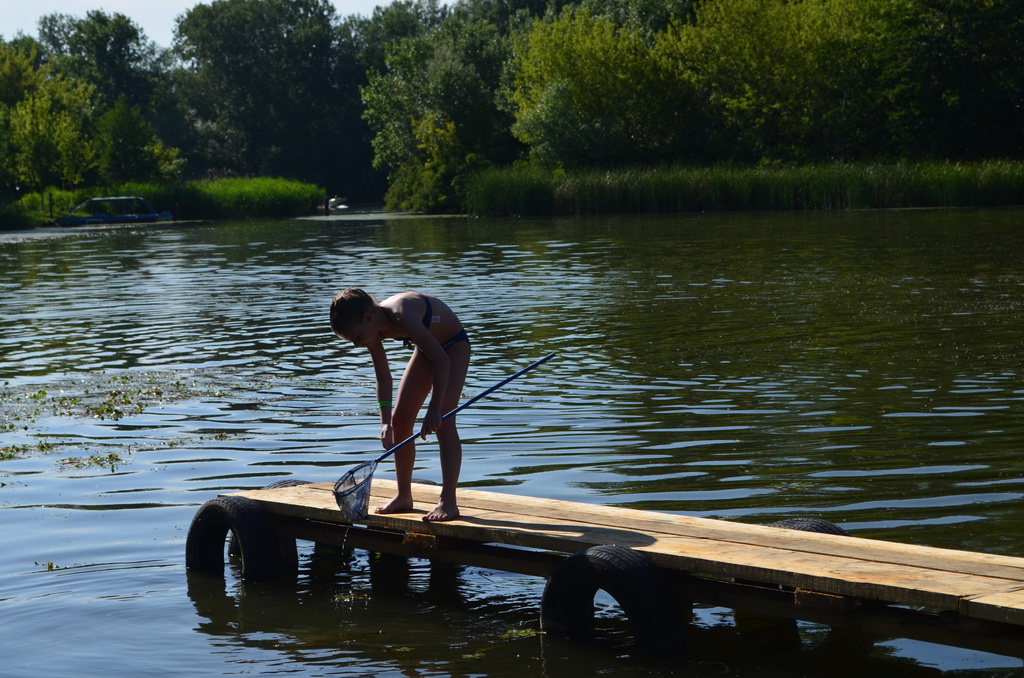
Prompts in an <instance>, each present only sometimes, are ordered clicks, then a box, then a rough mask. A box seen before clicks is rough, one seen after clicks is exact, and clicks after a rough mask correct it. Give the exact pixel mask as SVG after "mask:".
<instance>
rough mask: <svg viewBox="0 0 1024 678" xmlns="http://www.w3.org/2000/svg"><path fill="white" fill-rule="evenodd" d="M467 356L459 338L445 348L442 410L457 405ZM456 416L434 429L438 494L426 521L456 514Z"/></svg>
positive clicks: (458, 458)
mask: <svg viewBox="0 0 1024 678" xmlns="http://www.w3.org/2000/svg"><path fill="white" fill-rule="evenodd" d="M469 356H470V347H469V343H468V342H464V341H463V342H459V343H457V344H454V345H452V346H450V347H449V348H448V357H449V358H450V359H451V371H450V372H449V374H448V386H447V388H445V392H444V412H445V413H447V412H451V411H452V410H454V409H455V408H456V407H458V406H459V399H460V398H461V397H462V389H463V387H464V386H465V385H466V374H467V373H468V372H469ZM455 420H456V417H451V418H450V419H446V420H445V421H444V423H443V424H442V425H441V429H440V430H439V431H438V432H437V442H438V445H439V446H440V448H441V497H440V501H438V503H437V506H436V507H434V510H432V511H431V512H430V513H428V514H427V515H425V516H424V517H423V520H426V521H441V520H452V519H454V518H458V517H459V506H458V503H457V502H456V498H455V494H456V490H457V488H458V485H459V472H460V471H461V469H462V439H461V438H460V437H459V430H458V427H457V426H456V423H455Z"/></svg>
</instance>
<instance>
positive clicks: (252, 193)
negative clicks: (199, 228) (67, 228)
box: [21, 177, 325, 219]
mask: <svg viewBox="0 0 1024 678" xmlns="http://www.w3.org/2000/svg"><path fill="white" fill-rule="evenodd" d="M110 195H137V196H140V197H142V198H145V199H146V201H147V202H149V203H150V204H151V205H152V206H153V207H154V208H155V209H156V210H157V211H161V212H162V211H164V210H170V211H171V212H172V213H173V214H174V218H175V219H250V218H261V217H295V216H303V215H307V214H314V213H316V212H317V210H318V209H320V208H321V207H322V205H323V202H324V196H325V193H324V190H323V189H322V188H320V187H319V186H316V185H314V184H307V183H303V182H299V181H293V180H291V179H278V178H272V177H255V178H250V179H211V180H201V181H189V182H183V183H138V182H129V183H124V184H119V185H116V186H105V187H101V188H95V187H94V188H87V189H78V190H73V191H64V190H60V189H55V188H51V189H47V190H45V191H42V192H40V193H32V194H29V195H26V196H24V197H23V198H22V200H21V205H22V206H23V207H24V208H25V209H26V210H28V211H29V212H30V213H33V214H35V215H37V216H38V217H40V218H43V217H46V218H49V217H51V216H61V215H62V214H65V213H67V212H69V211H70V210H71V209H73V208H74V207H75V206H76V205H79V204H81V203H83V202H85V201H86V200H88V199H89V198H95V197H100V196H110ZM51 205H52V215H51Z"/></svg>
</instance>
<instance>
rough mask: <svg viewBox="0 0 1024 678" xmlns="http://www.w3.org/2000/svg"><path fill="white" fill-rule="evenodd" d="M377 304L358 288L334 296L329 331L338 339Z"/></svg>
mask: <svg viewBox="0 0 1024 678" xmlns="http://www.w3.org/2000/svg"><path fill="white" fill-rule="evenodd" d="M376 305H377V302H376V301H374V300H373V297H371V296H370V295H369V294H367V293H366V292H364V291H362V290H361V289H359V288H358V287H349V288H348V289H347V290H342V291H341V292H338V293H337V294H336V295H334V299H332V300H331V331H332V332H334V333H335V334H336V335H338V336H339V337H340V336H341V335H342V334H345V333H347V332H348V330H351V329H352V328H353V327H355V326H356V325H357V324H359V321H361V320H362V319H363V316H364V315H365V314H367V313H372V312H373V309H374V307H375V306H376Z"/></svg>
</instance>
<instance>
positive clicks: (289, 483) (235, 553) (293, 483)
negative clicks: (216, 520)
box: [228, 478, 310, 558]
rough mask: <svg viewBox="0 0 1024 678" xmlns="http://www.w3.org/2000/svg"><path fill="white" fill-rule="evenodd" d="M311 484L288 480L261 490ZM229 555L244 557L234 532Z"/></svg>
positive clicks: (271, 484) (277, 482) (293, 479)
mask: <svg viewBox="0 0 1024 678" xmlns="http://www.w3.org/2000/svg"><path fill="white" fill-rule="evenodd" d="M309 482H310V481H308V480H297V479H295V478H286V479H285V480H278V481H276V482H273V483H270V484H269V485H265V486H263V487H262V488H260V489H263V490H273V489H274V488H277V487H296V486H298V485H309ZM228 555H229V556H231V557H232V558H240V557H241V555H242V552H241V550H239V546H238V537H237V536H235V534H234V533H233V532H232V533H231V538H230V539H229V540H228Z"/></svg>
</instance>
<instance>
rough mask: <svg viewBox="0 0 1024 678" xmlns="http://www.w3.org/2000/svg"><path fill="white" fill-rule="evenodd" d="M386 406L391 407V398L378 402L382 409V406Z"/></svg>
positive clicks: (378, 406) (379, 407)
mask: <svg viewBox="0 0 1024 678" xmlns="http://www.w3.org/2000/svg"><path fill="white" fill-rule="evenodd" d="M384 407H391V401H390V400H380V401H378V402H377V408H378V409H381V408H384Z"/></svg>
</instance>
